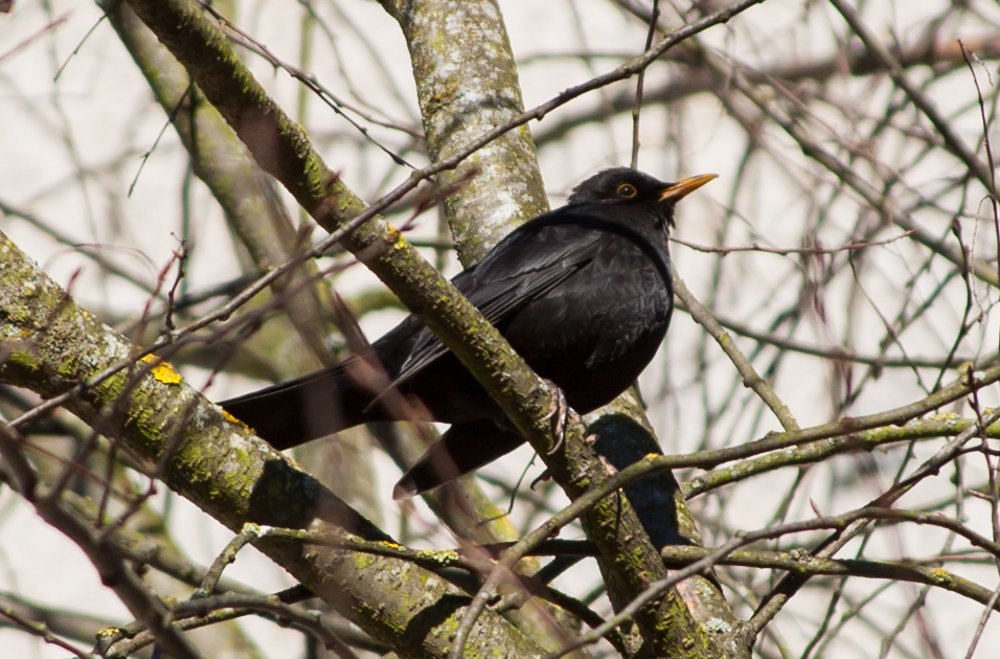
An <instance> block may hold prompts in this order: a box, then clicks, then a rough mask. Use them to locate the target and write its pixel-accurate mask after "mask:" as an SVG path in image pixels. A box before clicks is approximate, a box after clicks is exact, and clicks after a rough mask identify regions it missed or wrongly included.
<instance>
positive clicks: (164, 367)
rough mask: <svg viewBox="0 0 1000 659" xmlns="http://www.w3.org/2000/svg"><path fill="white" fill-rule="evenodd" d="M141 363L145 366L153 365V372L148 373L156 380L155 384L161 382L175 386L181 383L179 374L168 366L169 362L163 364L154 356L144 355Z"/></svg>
mask: <svg viewBox="0 0 1000 659" xmlns="http://www.w3.org/2000/svg"><path fill="white" fill-rule="evenodd" d="M142 361H144V362H146V363H147V364H155V366H153V370H151V371H150V373H152V374H153V377H154V378H156V380H157V382H162V383H163V384H177V383H178V382H180V381H181V374H180V373H178V372H177V370H176V369H175V368H174V367H173V366H171V365H170V363H169V362H165V361H163V360H162V359H160V358H159V357H156V356H155V355H146V356H145V357H143V358H142Z"/></svg>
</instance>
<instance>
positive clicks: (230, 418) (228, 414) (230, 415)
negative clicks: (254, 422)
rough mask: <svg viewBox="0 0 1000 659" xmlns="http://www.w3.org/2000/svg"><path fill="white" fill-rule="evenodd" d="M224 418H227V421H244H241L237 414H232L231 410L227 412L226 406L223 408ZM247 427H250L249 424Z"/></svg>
mask: <svg viewBox="0 0 1000 659" xmlns="http://www.w3.org/2000/svg"><path fill="white" fill-rule="evenodd" d="M222 418H223V419H225V420H226V421H228V422H229V423H242V421H240V420H239V419H237V418H236V417H235V416H233V415H232V414H230V413H229V412H227V411H226V410H225V408H223V409H222ZM247 427H249V426H247Z"/></svg>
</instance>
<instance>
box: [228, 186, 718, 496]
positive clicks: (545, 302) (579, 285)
mask: <svg viewBox="0 0 1000 659" xmlns="http://www.w3.org/2000/svg"><path fill="white" fill-rule="evenodd" d="M713 178H715V175H714V174H705V175H702V176H693V177H691V178H685V179H683V180H681V181H678V182H677V183H664V182H663V181H659V180H657V179H655V178H653V177H652V176H649V175H647V174H644V173H642V172H638V171H636V170H634V169H629V168H625V167H620V168H614V169H607V170H604V171H602V172H600V173H598V174H595V175H594V176H592V177H590V178H588V179H587V180H586V181H584V182H583V183H581V184H580V185H578V186H577V187H576V188H574V190H573V193H572V195H570V198H569V202H568V203H567V204H566V205H565V206H563V207H562V208H559V209H557V210H554V211H552V212H549V213H545V214H544V215H540V216H538V217H536V218H535V219H533V220H531V221H529V222H526V223H525V224H523V225H521V226H520V227H518V228H517V229H515V230H514V231H512V232H511V233H510V234H509V235H508V236H507V237H506V238H504V239H503V240H501V241H500V242H499V243H498V244H497V245H496V247H494V248H493V250H492V251H490V252H489V254H487V255H486V257H485V258H484V259H483V260H482V261H481V262H480V263H478V264H477V265H474V266H472V267H470V268H468V269H466V270H464V271H463V272H461V273H460V274H458V275H457V276H456V277H455V278H454V279H453V280H452V282H453V283H454V284H455V286H456V287H457V288H458V290H460V291H461V292H462V293H463V294H464V295H465V296H467V297H468V298H469V300H470V301H471V302H472V303H473V304H474V305H475V306H476V307H477V308H478V309H479V310H480V312H482V314H483V315H484V316H485V317H486V318H487V319H488V320H489V321H490V322H491V323H493V324H494V325H495V326H496V327H497V329H499V330H500V332H501V333H502V334H503V335H504V337H506V339H507V340H508V341H509V342H510V344H511V346H513V347H514V349H515V350H517V352H518V353H519V354H520V355H521V356H522V357H523V358H524V360H525V361H526V362H527V363H528V364H529V365H530V366H531V368H532V369H534V371H535V372H536V373H538V375H540V376H542V377H544V378H548V379H549V380H551V381H552V382H554V383H555V384H557V385H558V386H559V387H560V388H561V389H562V390H563V392H564V393H565V396H566V401H567V402H568V403H569V405H570V406H572V407H573V409H575V410H576V411H578V412H581V413H586V412H589V411H591V410H593V409H595V408H597V407H600V406H601V405H604V404H605V403H608V402H610V401H611V400H613V399H614V398H615V397H616V396H618V395H619V394H620V393H622V392H623V391H625V389H627V388H628V387H629V385H631V384H632V383H633V382H634V381H635V380H636V378H637V377H638V376H639V373H641V372H642V370H643V369H644V368H645V367H646V364H648V363H649V361H650V359H652V357H653V354H654V353H655V352H656V349H657V347H658V346H659V345H660V343H661V342H662V341H663V337H664V335H665V334H666V331H667V325H668V323H669V322H670V312H671V310H672V308H673V287H672V285H671V277H670V255H669V253H668V250H667V238H668V233H669V230H670V228H671V227H672V226H673V222H674V219H673V215H674V204H676V203H677V201H678V200H680V199H681V198H683V197H684V196H685V195H687V194H688V193H690V192H692V191H693V190H695V189H697V188H699V187H701V186H702V185H704V184H705V183H707V182H708V181H710V180H711V179H713ZM373 357H374V358H375V359H374V360H373V359H372V358H373ZM372 361H375V363H378V364H380V366H381V368H382V369H384V371H383V374H384V375H383V377H382V379H381V383H380V384H375V382H376V380H377V378H376V379H374V380H373V378H372V377H371V376H370V373H371V372H372V369H370V368H366V365H367V364H370V363H371V362H372ZM389 382H391V386H387V383H389ZM393 388H394V389H395V390H397V391H398V392H400V393H402V394H404V395H405V396H407V397H414V398H416V399H417V400H419V402H420V403H422V404H423V406H424V407H425V408H426V410H427V412H428V413H429V416H430V417H431V418H432V419H434V420H436V421H442V422H446V423H451V424H452V426H451V428H450V429H449V430H448V431H447V432H445V433H444V435H443V436H442V437H441V439H440V440H439V441H438V442H437V443H435V444H434V445H433V446H431V448H430V449H429V450H428V451H427V453H425V454H424V456H423V457H421V458H420V460H419V461H418V462H417V464H416V465H414V466H413V467H412V468H411V469H410V470H409V471H408V472H407V473H406V474H405V475H404V476H403V478H402V480H400V482H399V483H398V484H397V485H396V488H395V490H394V491H393V495H394V496H395V497H396V498H402V497H406V496H412V495H413V494H416V493H418V492H422V491H424V490H428V489H430V488H433V487H436V486H437V485H440V484H442V483H444V482H446V481H448V480H451V479H452V478H455V477H457V476H459V475H461V474H464V473H466V472H469V471H472V470H474V469H476V468H478V467H481V466H482V465H484V464H486V463H488V462H490V461H492V460H494V459H495V458H498V457H500V456H501V455H504V454H505V453H508V452H509V451H512V450H513V449H515V448H517V446H519V445H520V444H521V443H523V442H524V439H523V438H522V437H521V435H519V434H518V433H517V431H515V430H514V429H513V428H512V426H511V425H510V424H509V423H508V422H507V421H506V419H505V417H504V415H503V413H502V412H501V410H500V408H499V406H498V405H497V404H496V403H495V402H494V401H493V399H492V398H490V396H489V394H487V393H486V391H485V390H484V389H483V388H482V387H481V386H480V385H479V384H478V383H477V382H476V381H475V379H474V378H473V377H472V375H471V374H470V373H469V372H468V371H467V370H466V369H465V367H464V366H462V364H461V363H460V362H459V361H458V359H457V358H456V357H455V356H454V355H453V354H452V353H451V352H450V351H449V350H448V349H447V348H446V347H445V346H444V344H443V343H441V341H440V340H439V339H438V338H437V337H436V336H434V334H433V333H431V332H430V330H428V329H427V328H426V327H425V326H424V325H423V323H421V322H420V320H419V319H418V318H417V317H416V316H409V317H407V318H406V319H405V320H403V322H402V323H400V324H399V325H398V326H396V328H394V329H393V330H391V331H390V332H389V333H388V334H386V335H385V336H383V337H382V338H381V339H379V340H378V341H376V342H375V343H373V344H372V346H371V352H370V353H369V354H367V355H364V356H359V357H352V358H350V359H348V360H346V361H344V362H341V363H340V364H337V365H335V366H332V367H330V368H327V369H324V370H322V371H318V372H316V373H312V374H310V375H306V376H304V377H301V378H298V379H295V380H291V381H289V382H284V383H282V384H278V385H274V386H272V387H268V388H266V389H262V390H260V391H257V392H254V393H250V394H246V395H244V396H240V397H238V398H233V399H231V400H227V401H224V402H222V403H220V404H221V405H222V407H224V408H225V409H226V410H227V411H228V412H229V413H231V414H232V415H234V416H236V417H238V418H239V419H241V420H242V421H244V422H245V423H247V424H248V425H249V426H250V427H252V428H254V430H255V432H256V433H257V435H259V436H260V437H262V438H264V439H266V440H267V441H268V442H270V443H271V445H272V446H274V447H275V448H276V449H279V450H284V449H287V448H290V447H292V446H297V445H299V444H303V443H305V442H307V441H309V440H312V439H316V438H318V437H322V436H324V435H329V434H331V433H334V432H337V431H339V430H343V429H344V428H349V427H351V426H354V425H358V424H360V423H367V422H374V421H392V420H398V419H399V418H400V410H399V407H398V406H393V405H390V404H388V402H389V401H390V399H391V396H386V395H384V394H386V392H387V391H391V390H392V389H393Z"/></svg>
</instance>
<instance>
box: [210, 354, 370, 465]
mask: <svg viewBox="0 0 1000 659" xmlns="http://www.w3.org/2000/svg"><path fill="white" fill-rule="evenodd" d="M364 366H365V365H364V363H363V362H362V360H359V359H351V360H348V361H346V362H343V363H340V364H337V365H336V366H331V367H330V368H327V369H324V370H322V371H317V372H315V373H311V374H309V375H305V376H303V377H300V378H297V379H295V380H290V381H288V382H283V383H281V384H276V385H274V386H272V387H268V388H266V389H261V390H259V391H255V392H252V393H249V394H246V395H243V396H239V397H237V398H231V399H229V400H226V401H222V402H221V403H219V405H221V406H222V407H223V408H224V409H225V410H226V411H227V412H229V413H230V414H232V415H233V416H235V417H236V418H238V419H239V420H240V421H243V422H244V423H246V424H247V425H248V426H250V427H251V428H252V429H253V430H254V432H255V433H256V434H257V436H259V437H262V438H264V439H266V440H267V441H268V443H269V444H271V446H273V447H274V448H276V449H278V450H279V451H281V450H284V449H288V448H291V447H293V446H298V445H299V444H304V443H306V442H308V441H310V440H313V439H317V438H319V437H324V436H326V435H329V434H332V433H335V432H338V431H340V430H343V429H345V428H350V427H351V426H356V425H358V424H360V423H367V422H373V421H386V420H389V419H390V417H389V416H388V414H387V413H386V412H385V408H384V406H382V405H371V402H372V400H374V398H375V396H376V393H372V391H373V390H375V389H376V386H375V385H373V384H372V383H371V382H370V379H368V380H369V381H367V382H366V378H365V377H364V372H363V371H362V372H361V373H359V372H358V371H359V369H362V370H363V369H364ZM382 379H384V378H382Z"/></svg>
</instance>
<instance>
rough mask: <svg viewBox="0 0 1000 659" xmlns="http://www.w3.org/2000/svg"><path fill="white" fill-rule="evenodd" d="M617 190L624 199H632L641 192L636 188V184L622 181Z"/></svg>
mask: <svg viewBox="0 0 1000 659" xmlns="http://www.w3.org/2000/svg"><path fill="white" fill-rule="evenodd" d="M617 192H618V196H619V197H621V198H622V199H632V198H633V197H635V196H636V195H637V194H639V191H638V190H636V189H635V186H634V185H632V184H631V183H622V184H621V185H619V186H618V189H617Z"/></svg>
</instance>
